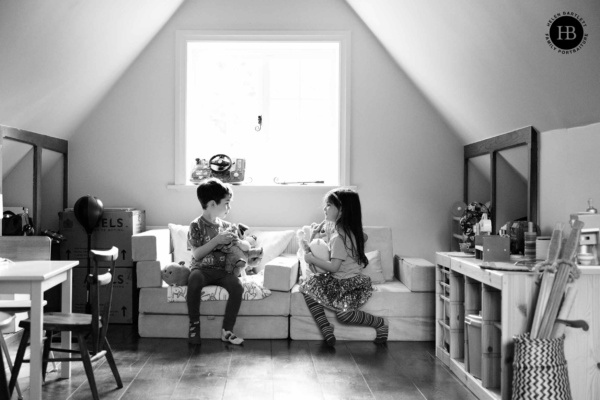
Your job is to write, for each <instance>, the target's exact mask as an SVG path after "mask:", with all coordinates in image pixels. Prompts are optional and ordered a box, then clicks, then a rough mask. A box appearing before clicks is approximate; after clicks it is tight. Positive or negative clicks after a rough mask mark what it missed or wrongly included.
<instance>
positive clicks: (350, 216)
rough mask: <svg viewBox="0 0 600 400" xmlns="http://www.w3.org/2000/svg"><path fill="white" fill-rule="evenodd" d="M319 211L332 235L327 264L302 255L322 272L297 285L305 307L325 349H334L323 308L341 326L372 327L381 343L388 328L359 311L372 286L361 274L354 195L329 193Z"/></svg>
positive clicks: (360, 241)
mask: <svg viewBox="0 0 600 400" xmlns="http://www.w3.org/2000/svg"><path fill="white" fill-rule="evenodd" d="M323 210H324V212H325V219H326V220H327V221H329V222H332V223H333V224H334V226H335V233H334V234H333V235H332V237H331V239H330V240H329V248H330V260H329V261H328V260H326V259H322V258H318V257H316V256H315V255H314V254H312V253H310V252H307V253H306V254H305V256H304V260H305V261H306V262H307V263H309V264H314V265H315V266H316V267H318V268H320V269H321V270H324V271H326V272H323V273H316V274H313V275H312V276H311V277H310V278H308V279H307V280H306V281H305V282H303V283H302V284H301V286H300V291H301V292H302V294H303V296H304V299H305V301H306V304H307V305H308V308H309V310H310V312H311V314H312V316H313V318H314V319H315V321H316V323H317V325H318V326H319V329H320V330H321V333H322V334H323V337H324V338H325V341H326V342H327V344H328V345H329V346H335V342H336V338H335V335H334V332H333V325H331V324H330V323H329V321H328V320H327V317H326V316H325V310H324V307H327V308H329V309H331V310H333V311H335V312H336V317H337V318H338V320H339V321H340V322H342V323H344V324H354V325H364V326H371V327H373V328H374V329H375V332H376V337H375V343H385V342H386V341H387V338H388V330H389V327H388V325H386V324H385V321H384V319H383V318H381V317H376V316H374V315H371V314H369V313H366V312H364V311H360V310H359V309H360V308H361V307H362V306H363V305H364V304H365V303H366V302H367V301H368V300H369V298H370V297H371V295H372V293H373V287H372V286H371V279H370V278H369V277H368V276H367V275H364V274H363V273H362V270H363V269H364V268H365V267H366V266H367V264H368V263H369V261H368V260H367V256H366V255H365V242H366V240H367V238H366V235H365V234H364V232H363V226H362V211H361V205H360V198H359V196H358V193H357V192H355V191H354V190H352V189H346V188H338V189H334V190H331V191H330V192H328V193H327V194H326V195H325V206H324V209H323Z"/></svg>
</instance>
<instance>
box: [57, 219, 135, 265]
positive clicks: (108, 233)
mask: <svg viewBox="0 0 600 400" xmlns="http://www.w3.org/2000/svg"><path fill="white" fill-rule="evenodd" d="M58 217H59V228H58V229H59V232H60V233H61V234H62V235H64V236H65V237H66V239H67V240H65V241H64V242H62V243H61V244H60V259H61V260H73V259H76V260H79V265H81V266H87V262H88V235H87V232H86V231H85V229H84V228H83V226H81V224H79V222H78V221H77V218H75V213H74V211H73V209H72V208H68V209H65V210H64V211H61V212H59V213H58ZM145 230H146V212H145V211H144V210H136V209H133V208H107V209H105V210H104V213H103V214H102V218H101V219H100V221H99V222H98V226H97V227H96V228H95V229H94V231H93V233H92V249H96V250H107V249H110V248H111V247H112V246H116V247H118V248H119V259H118V260H117V266H118V267H131V266H132V265H133V259H132V251H131V236H132V235H133V234H136V233H140V232H143V231H145Z"/></svg>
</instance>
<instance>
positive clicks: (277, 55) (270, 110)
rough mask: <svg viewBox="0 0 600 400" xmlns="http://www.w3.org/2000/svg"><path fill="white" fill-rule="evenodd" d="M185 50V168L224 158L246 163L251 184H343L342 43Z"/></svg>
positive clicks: (201, 45) (192, 46)
mask: <svg viewBox="0 0 600 400" xmlns="http://www.w3.org/2000/svg"><path fill="white" fill-rule="evenodd" d="M187 49H188V58H187V60H188V62H187V71H186V72H187V87H186V120H185V125H186V126H185V128H186V152H185V153H186V164H187V165H188V168H191V167H192V166H193V164H194V163H195V161H194V160H195V159H196V158H203V159H209V158H210V157H211V156H213V155H215V154H227V155H228V156H230V157H231V158H232V159H235V158H244V159H246V177H247V181H249V180H251V181H252V183H253V184H273V181H274V179H275V178H278V179H279V180H280V181H315V180H320V181H325V183H326V184H331V185H336V184H339V168H340V159H339V152H340V139H339V138H340V132H339V118H340V113H339V100H338V98H339V72H338V71H339V44H337V43H319V42H314V43H310V42H308V43H299V42H225V41H221V42H209V41H206V42H203V41H192V42H189V44H188V47H187ZM259 115H260V116H262V119H263V123H262V127H260V129H258V116H259ZM315 160H316V162H315Z"/></svg>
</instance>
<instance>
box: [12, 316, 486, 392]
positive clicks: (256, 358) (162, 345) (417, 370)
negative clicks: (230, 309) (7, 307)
mask: <svg viewBox="0 0 600 400" xmlns="http://www.w3.org/2000/svg"><path fill="white" fill-rule="evenodd" d="M109 341H110V343H111V346H112V348H113V352H114V354H115V359H116V360H117V365H118V368H119V373H120V375H121V379H122V381H123V388H121V389H118V388H117V386H116V382H115V378H114V376H113V374H112V372H111V370H110V368H109V366H108V364H107V363H106V361H100V362H98V363H97V364H96V365H95V366H94V373H95V376H96V384H97V386H98V390H99V392H100V398H101V399H103V400H104V399H106V400H163V399H164V400H171V399H172V400H188V399H189V400H192V399H211V400H212V399H214V400H226V399H244V400H251V399H260V400H270V399H273V400H279V399H281V400H294V399H302V400H338V399H356V400H360V399H377V400H380V399H381V400H383V399H394V400H396V399H402V400H437V399H439V400H442V399H443V400H474V399H475V397H474V396H473V394H472V393H471V392H470V391H469V390H468V389H467V388H466V387H465V386H464V385H463V384H462V383H460V382H459V381H458V380H457V379H456V378H455V377H454V375H452V373H451V372H450V371H449V370H448V368H447V367H446V366H444V365H443V364H442V363H441V362H440V361H439V360H437V359H436V358H435V348H434V345H433V343H432V342H389V343H387V344H386V345H376V344H374V343H371V342H354V341H338V343H337V345H336V347H335V348H330V347H328V346H327V345H325V344H324V342H322V341H302V340H301V341H295V340H246V341H245V342H244V344H243V345H242V346H235V345H231V344H227V343H224V342H221V341H220V340H216V339H207V340H204V341H203V342H202V345H200V346H190V345H188V344H187V342H186V340H182V339H156V338H140V337H138V335H137V332H136V330H135V326H131V325H113V326H111V328H110V332H109ZM16 349H17V344H16V343H13V344H11V346H10V350H11V355H12V357H13V358H14V354H15V353H16ZM49 369H50V368H49ZM19 383H20V385H21V388H22V391H23V395H24V396H23V397H24V399H25V400H29V366H28V364H25V365H24V366H23V368H22V370H21V373H20V376H19ZM43 397H44V399H52V400H55V399H56V400H60V399H65V400H88V399H90V398H91V393H90V387H89V384H88V382H87V379H86V376H85V372H84V370H83V367H82V365H81V364H80V363H74V364H73V365H72V377H71V378H70V379H60V378H59V377H58V373H57V372H50V373H48V375H47V377H46V383H45V385H44V387H43ZM12 399H17V396H16V393H15V394H13V398H12ZM12 399H11V400H12Z"/></svg>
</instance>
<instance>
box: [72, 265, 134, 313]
mask: <svg viewBox="0 0 600 400" xmlns="http://www.w3.org/2000/svg"><path fill="white" fill-rule="evenodd" d="M104 271H106V269H105V268H103V269H101V272H100V273H102V272H104ZM133 272H134V268H133V267H132V266H130V267H123V268H116V272H115V274H113V295H112V304H111V307H110V321H109V322H110V323H111V324H133V323H134V316H136V317H137V313H138V311H137V307H136V301H135V300H136V299H135V298H134V296H135V294H136V293H137V291H135V290H134V282H133V280H134V275H133ZM86 275H87V267H75V268H73V303H72V307H73V312H79V313H84V312H85V306H86V304H87V287H86V284H85V277H86ZM100 301H101V302H102V298H101V300H100Z"/></svg>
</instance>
